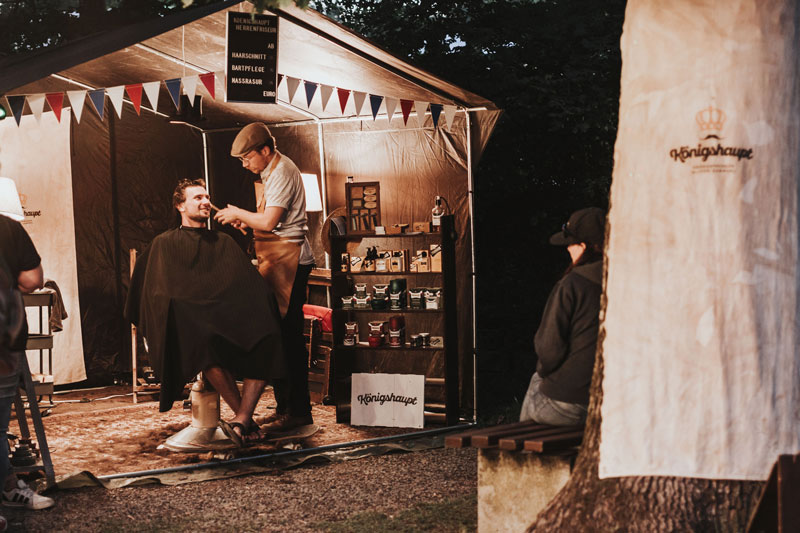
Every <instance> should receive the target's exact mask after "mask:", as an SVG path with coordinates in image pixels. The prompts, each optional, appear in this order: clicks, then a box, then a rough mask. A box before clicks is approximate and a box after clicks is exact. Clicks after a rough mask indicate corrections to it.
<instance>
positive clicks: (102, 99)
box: [89, 89, 106, 120]
mask: <svg viewBox="0 0 800 533" xmlns="http://www.w3.org/2000/svg"><path fill="white" fill-rule="evenodd" d="M89 100H91V101H92V104H94V110H95V111H97V114H98V115H100V120H103V108H104V107H105V105H106V90H105V89H95V90H94V91H89Z"/></svg>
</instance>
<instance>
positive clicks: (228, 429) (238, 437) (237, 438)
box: [218, 419, 249, 448]
mask: <svg viewBox="0 0 800 533" xmlns="http://www.w3.org/2000/svg"><path fill="white" fill-rule="evenodd" d="M218 425H219V428H220V429H221V430H222V432H223V433H224V434H225V436H226V437H228V438H229V439H231V441H232V442H233V443H234V444H235V445H236V447H237V448H242V447H243V446H244V437H245V436H246V435H247V434H248V432H249V431H248V428H247V427H245V425H244V424H241V423H239V422H226V421H225V420H222V419H220V421H219V424H218ZM236 428H239V432H237V431H236Z"/></svg>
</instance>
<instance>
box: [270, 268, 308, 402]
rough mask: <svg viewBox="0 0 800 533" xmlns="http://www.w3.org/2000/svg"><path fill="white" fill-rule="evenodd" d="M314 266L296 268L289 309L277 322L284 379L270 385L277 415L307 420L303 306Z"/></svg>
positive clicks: (306, 363) (306, 353)
mask: <svg viewBox="0 0 800 533" xmlns="http://www.w3.org/2000/svg"><path fill="white" fill-rule="evenodd" d="M312 268H314V265H298V267H297V274H296V275H295V277H294V285H292V295H291V296H290V297H289V307H288V309H287V310H286V316H285V317H283V321H282V322H281V333H282V336H283V351H284V352H285V354H286V366H287V371H288V375H287V378H286V379H276V380H275V381H274V383H273V384H272V387H273V389H274V390H275V401H276V402H277V403H278V407H277V409H276V411H277V412H278V414H287V413H288V414H289V415H290V416H307V415H310V414H311V398H310V397H309V395H308V352H306V341H305V338H304V337H303V320H304V319H303V304H305V303H306V287H307V286H308V276H309V274H311V269H312Z"/></svg>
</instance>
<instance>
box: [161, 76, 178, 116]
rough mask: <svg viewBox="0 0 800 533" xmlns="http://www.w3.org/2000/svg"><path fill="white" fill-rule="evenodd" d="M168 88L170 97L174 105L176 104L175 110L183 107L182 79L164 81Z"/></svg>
mask: <svg viewBox="0 0 800 533" xmlns="http://www.w3.org/2000/svg"><path fill="white" fill-rule="evenodd" d="M164 83H165V84H166V86H167V90H168V91H169V95H170V96H171V97H172V103H173V104H175V109H180V107H181V79H180V78H172V79H171V80H164Z"/></svg>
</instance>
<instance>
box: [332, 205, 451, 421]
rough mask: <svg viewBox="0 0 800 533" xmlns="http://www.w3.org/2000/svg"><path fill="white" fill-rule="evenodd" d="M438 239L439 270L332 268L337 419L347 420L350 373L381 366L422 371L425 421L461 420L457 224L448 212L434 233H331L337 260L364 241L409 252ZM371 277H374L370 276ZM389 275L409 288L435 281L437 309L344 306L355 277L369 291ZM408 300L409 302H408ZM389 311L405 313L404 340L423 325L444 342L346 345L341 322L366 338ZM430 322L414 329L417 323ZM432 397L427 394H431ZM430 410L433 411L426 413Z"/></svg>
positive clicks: (364, 245) (378, 369)
mask: <svg viewBox="0 0 800 533" xmlns="http://www.w3.org/2000/svg"><path fill="white" fill-rule="evenodd" d="M431 244H440V245H441V248H442V251H441V255H442V271H441V272H410V271H405V272H342V271H340V270H336V269H334V270H332V272H331V300H332V302H331V304H332V307H333V338H334V346H335V351H336V365H335V369H334V377H333V382H334V399H335V402H336V420H337V422H349V421H350V394H351V383H352V375H353V374H354V373H359V372H373V373H378V372H385V373H390V374H400V373H404V374H424V375H425V405H426V416H425V420H426V421H428V422H436V423H446V424H448V425H452V424H457V423H458V420H459V392H458V387H459V379H458V378H459V376H458V335H457V333H458V332H457V329H458V321H457V312H458V307H457V304H456V263H455V226H454V220H453V216H452V215H448V216H444V217H442V222H441V231H440V232H436V233H419V232H416V233H401V234H393V235H363V234H358V235H338V236H332V237H331V257H332V258H333V261H334V263H335V264H337V265H338V264H339V258H340V257H341V254H342V253H345V252H347V253H349V254H353V253H356V252H357V253H356V255H364V254H365V253H366V249H367V247H372V246H378V248H379V250H380V249H383V250H387V249H392V250H397V249H407V250H409V251H410V252H411V253H412V254H413V253H414V250H417V249H429V246H430V245H431ZM370 278H373V279H374V282H372V281H370ZM390 278H405V279H406V283H407V290H408V289H413V288H419V287H431V286H436V287H437V288H441V290H442V302H441V304H440V308H439V309H435V310H434V309H409V308H408V307H406V308H403V309H342V296H348V295H352V294H353V283H355V281H354V280H355V279H357V280H358V281H357V283H367V285H368V290H367V292H368V293H371V292H372V290H371V289H372V287H371V285H372V284H373V283H388V280H389V279H390ZM406 304H408V302H406ZM387 315H400V316H404V317H405V320H406V340H408V339H409V338H410V335H411V334H412V333H416V332H419V331H426V332H428V333H430V334H431V335H432V336H437V337H442V338H443V340H444V342H443V344H442V345H441V346H435V347H410V346H408V345H406V346H403V347H391V346H389V345H386V344H385V345H382V346H380V347H370V346H364V345H358V344H357V345H344V324H345V322H348V321H356V322H358V323H359V331H360V340H366V337H367V331H368V329H367V327H366V324H367V323H368V322H369V320H370V318H371V317H374V318H373V320H378V319H383V318H387ZM421 327H425V328H430V329H429V330H428V329H417V328H421ZM429 398H430V399H429ZM428 405H431V406H436V407H441V409H442V410H443V411H444V413H429V412H428V411H429V410H428V408H427V406H428ZM429 415H431V416H429Z"/></svg>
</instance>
